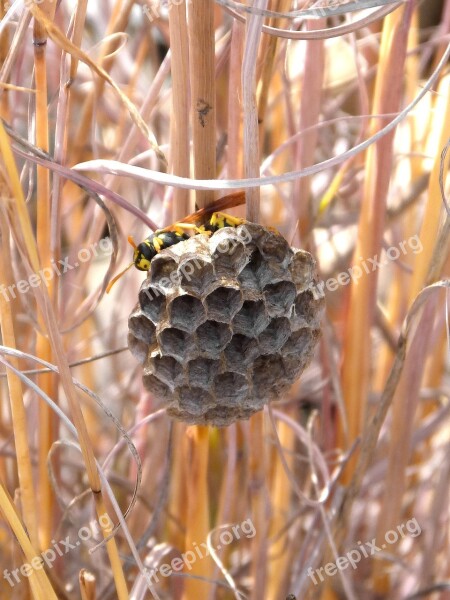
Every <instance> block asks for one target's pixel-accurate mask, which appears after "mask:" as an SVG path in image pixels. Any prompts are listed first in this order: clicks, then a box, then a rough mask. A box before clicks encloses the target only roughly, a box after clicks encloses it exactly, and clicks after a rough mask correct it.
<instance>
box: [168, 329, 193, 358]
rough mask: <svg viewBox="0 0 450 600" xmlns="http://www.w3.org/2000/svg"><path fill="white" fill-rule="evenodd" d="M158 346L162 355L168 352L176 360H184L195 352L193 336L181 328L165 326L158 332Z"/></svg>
mask: <svg viewBox="0 0 450 600" xmlns="http://www.w3.org/2000/svg"><path fill="white" fill-rule="evenodd" d="M159 346H160V348H161V353H162V354H163V355H166V354H168V355H169V356H173V357H174V358H177V359H178V360H181V361H185V360H187V359H189V358H190V356H191V355H192V354H193V352H195V343H194V340H193V338H192V337H191V336H190V335H189V334H188V333H186V332H185V331H181V329H176V328H175V327H167V328H166V329H163V331H161V333H160V334H159Z"/></svg>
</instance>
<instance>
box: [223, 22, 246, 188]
mask: <svg viewBox="0 0 450 600" xmlns="http://www.w3.org/2000/svg"><path fill="white" fill-rule="evenodd" d="M244 34H245V28H244V26H243V25H242V24H241V23H238V22H236V21H235V22H234V23H233V28H232V31H231V47H230V69H229V75H228V152H227V174H228V177H229V178H230V179H238V178H239V177H241V176H242V102H241V96H240V94H235V93H234V92H233V90H238V89H239V88H240V86H241V69H242V52H243V47H244Z"/></svg>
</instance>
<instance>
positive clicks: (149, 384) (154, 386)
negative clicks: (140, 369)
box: [142, 369, 172, 402]
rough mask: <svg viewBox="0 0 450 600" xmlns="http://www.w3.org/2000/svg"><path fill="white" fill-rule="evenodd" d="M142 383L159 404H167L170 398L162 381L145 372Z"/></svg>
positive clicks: (167, 389)
mask: <svg viewBox="0 0 450 600" xmlns="http://www.w3.org/2000/svg"><path fill="white" fill-rule="evenodd" d="M142 382H143V384H144V387H145V389H146V390H148V391H149V392H151V393H152V394H153V395H154V396H155V398H156V399H157V400H160V401H161V402H168V401H169V400H171V398H172V394H171V391H170V389H169V388H168V387H167V385H165V384H164V383H163V382H162V381H160V380H159V379H157V378H156V377H155V376H154V375H152V374H151V373H148V372H146V370H145V369H144V374H143V376H142Z"/></svg>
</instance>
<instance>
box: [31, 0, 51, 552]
mask: <svg viewBox="0 0 450 600" xmlns="http://www.w3.org/2000/svg"><path fill="white" fill-rule="evenodd" d="M55 7H56V5H55V3H54V2H52V3H49V2H44V4H43V5H42V10H43V12H45V14H46V15H47V16H48V17H49V18H50V19H52V18H53V16H54V11H55ZM33 44H34V70H35V80H36V145H37V146H38V147H39V148H41V149H42V150H44V152H48V149H49V141H48V108H47V65H46V48H47V35H46V31H45V29H44V28H43V27H42V26H41V25H40V23H39V22H38V21H36V20H35V21H34V30H33ZM36 177H37V198H36V203H37V217H36V221H37V228H36V229H37V231H36V236H37V240H36V241H37V248H38V252H39V258H40V264H41V266H42V267H47V268H48V267H50V266H51V262H50V260H51V258H52V255H51V251H50V244H49V239H50V176H49V172H48V170H47V169H45V168H43V167H40V166H38V167H37V169H36ZM53 294H54V285H52V282H50V286H49V296H50V298H52V297H53ZM39 325H40V329H41V330H42V329H44V322H43V319H42V317H41V318H40V319H39ZM36 354H37V356H38V357H39V358H42V359H43V360H46V361H48V362H52V350H51V346H50V343H49V340H48V338H47V337H46V336H45V335H43V334H41V333H39V332H38V333H37V338H36ZM37 384H38V385H39V387H40V388H41V389H42V390H43V391H44V392H45V393H46V394H47V395H48V396H50V397H51V398H52V397H53V398H54V397H56V393H55V392H56V384H55V378H54V376H53V375H51V374H46V375H39V376H38V378H37ZM55 426H56V421H55V418H54V415H53V412H52V410H51V409H50V407H49V406H47V405H46V404H43V405H42V406H41V410H40V411H39V429H38V431H39V515H40V518H39V524H40V525H39V534H40V542H41V547H42V548H49V547H50V540H51V537H52V534H51V532H52V525H53V523H52V521H53V515H54V502H55V499H54V496H53V492H52V489H51V485H50V479H49V477H48V470H47V456H48V453H49V451H50V448H51V445H52V443H53V441H54V440H55V438H56V428H55Z"/></svg>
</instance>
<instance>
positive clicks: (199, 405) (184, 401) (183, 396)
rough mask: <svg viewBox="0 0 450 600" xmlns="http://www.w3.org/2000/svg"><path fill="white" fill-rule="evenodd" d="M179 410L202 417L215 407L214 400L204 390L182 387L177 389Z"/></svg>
mask: <svg viewBox="0 0 450 600" xmlns="http://www.w3.org/2000/svg"><path fill="white" fill-rule="evenodd" d="M179 396H180V400H179V408H180V410H182V411H186V412H188V413H189V414H191V415H203V414H204V413H205V412H206V411H207V410H208V409H211V408H213V407H214V406H215V405H216V402H215V400H214V398H213V397H212V396H211V394H208V392H206V391H205V390H202V389H201V388H196V387H188V386H183V387H181V388H180V389H179Z"/></svg>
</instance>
